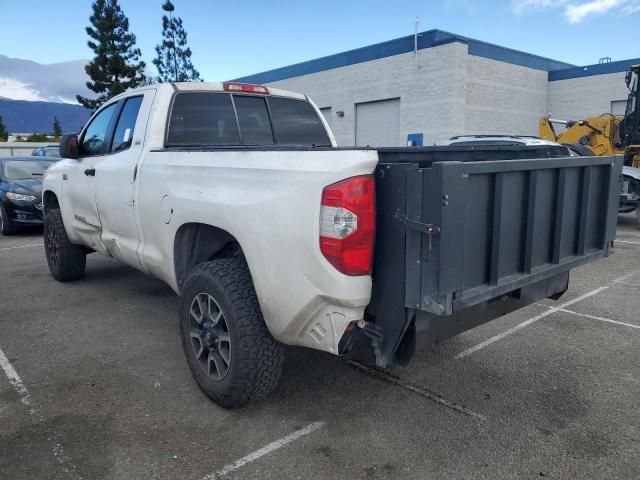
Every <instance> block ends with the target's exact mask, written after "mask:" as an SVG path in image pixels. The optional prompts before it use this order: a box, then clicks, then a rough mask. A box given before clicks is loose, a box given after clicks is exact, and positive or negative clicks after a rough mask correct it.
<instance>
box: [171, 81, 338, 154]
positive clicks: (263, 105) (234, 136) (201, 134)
mask: <svg viewBox="0 0 640 480" xmlns="http://www.w3.org/2000/svg"><path fill="white" fill-rule="evenodd" d="M241 145H246V146H262V145H265V146H267V145H288V146H326V147H330V146H331V140H330V138H329V135H328V133H327V131H326V129H325V127H324V124H323V123H322V120H321V119H320V117H319V115H318V113H317V112H316V110H315V108H313V106H312V105H311V104H310V103H309V102H307V101H305V100H298V99H294V98H287V97H277V96H270V95H247V94H240V93H237V94H236V93H228V92H179V93H177V94H176V95H175V96H174V99H173V104H172V107H171V113H170V116H169V123H168V127H167V135H166V146H167V147H198V146H241Z"/></svg>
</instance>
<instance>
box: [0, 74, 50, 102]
mask: <svg viewBox="0 0 640 480" xmlns="http://www.w3.org/2000/svg"><path fill="white" fill-rule="evenodd" d="M0 97H4V98H10V99H12V100H28V101H31V102H36V101H42V100H46V99H45V98H44V97H42V96H41V95H40V93H39V92H38V91H37V90H36V89H34V88H33V87H31V86H29V85H27V84H26V83H22V82H21V81H19V80H14V79H12V78H0Z"/></svg>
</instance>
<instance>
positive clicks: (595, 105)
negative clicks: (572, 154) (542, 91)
mask: <svg viewBox="0 0 640 480" xmlns="http://www.w3.org/2000/svg"><path fill="white" fill-rule="evenodd" d="M624 76H625V72H618V73H608V74H605V75H593V76H591V77H582V78H570V79H567V80H556V81H553V82H549V87H548V88H549V95H548V103H547V113H550V114H551V116H552V117H553V118H560V119H564V120H580V119H582V118H584V117H588V116H590V115H601V114H603V113H610V112H611V102H612V101H619V100H624V101H626V99H627V95H628V94H629V91H628V90H627V86H626V84H625V83H624Z"/></svg>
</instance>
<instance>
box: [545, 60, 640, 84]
mask: <svg viewBox="0 0 640 480" xmlns="http://www.w3.org/2000/svg"><path fill="white" fill-rule="evenodd" d="M637 64H640V58H630V59H629V60H619V61H617V62H610V63H598V64H596V65H587V66H585V67H572V68H563V69H562V70H555V71H553V72H549V81H550V82H554V81H557V80H568V79H570V78H582V77H591V76H593V75H605V74H607V73H618V72H626V71H627V70H629V67H630V66H631V65H637Z"/></svg>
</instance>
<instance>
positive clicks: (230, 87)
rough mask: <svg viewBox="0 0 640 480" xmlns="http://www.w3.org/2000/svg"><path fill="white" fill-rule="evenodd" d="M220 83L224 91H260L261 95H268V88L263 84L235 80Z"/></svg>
mask: <svg viewBox="0 0 640 480" xmlns="http://www.w3.org/2000/svg"><path fill="white" fill-rule="evenodd" d="M222 85H223V87H224V91H225V92H243V93H261V94H263V95H269V89H268V88H267V87H265V86H263V85H253V84H251V83H236V82H225V83H223V84H222Z"/></svg>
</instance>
